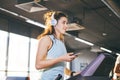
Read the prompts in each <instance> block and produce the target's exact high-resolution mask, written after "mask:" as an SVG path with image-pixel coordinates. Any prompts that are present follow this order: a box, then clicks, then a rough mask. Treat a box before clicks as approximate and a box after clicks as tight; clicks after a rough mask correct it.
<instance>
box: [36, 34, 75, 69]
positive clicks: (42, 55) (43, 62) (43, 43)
mask: <svg viewBox="0 0 120 80" xmlns="http://www.w3.org/2000/svg"><path fill="white" fill-rule="evenodd" d="M51 45H52V41H51V39H50V38H49V36H45V37H43V38H42V39H41V40H39V43H38V50H37V55H36V64H35V67H36V69H38V70H39V69H43V68H48V67H51V66H53V65H55V64H56V63H59V62H62V61H68V62H70V61H71V60H73V59H74V58H75V57H76V56H74V55H71V54H72V53H69V54H66V55H63V56H60V57H58V58H55V59H46V56H47V52H48V50H49V47H50V46H51ZM56 54H57V53H56Z"/></svg>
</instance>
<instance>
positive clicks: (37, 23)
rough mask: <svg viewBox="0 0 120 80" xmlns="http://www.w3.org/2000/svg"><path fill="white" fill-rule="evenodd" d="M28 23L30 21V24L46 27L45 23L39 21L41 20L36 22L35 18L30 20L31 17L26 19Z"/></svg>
mask: <svg viewBox="0 0 120 80" xmlns="http://www.w3.org/2000/svg"><path fill="white" fill-rule="evenodd" d="M26 22H27V23H30V24H33V25H36V26H39V27H42V28H45V25H43V24H41V23H39V22H35V21H33V20H30V19H27V20H26Z"/></svg>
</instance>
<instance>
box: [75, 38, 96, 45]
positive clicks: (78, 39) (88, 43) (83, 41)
mask: <svg viewBox="0 0 120 80" xmlns="http://www.w3.org/2000/svg"><path fill="white" fill-rule="evenodd" d="M75 40H77V41H80V42H82V43H85V44H87V45H89V46H93V45H94V44H93V43H90V42H88V41H85V40H83V39H80V38H77V37H76V38H75Z"/></svg>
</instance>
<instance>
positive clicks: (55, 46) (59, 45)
mask: <svg viewBox="0 0 120 80" xmlns="http://www.w3.org/2000/svg"><path fill="white" fill-rule="evenodd" d="M49 37H50V38H51V40H52V47H51V48H50V50H49V51H48V53H47V59H54V58H58V57H60V56H62V55H65V54H66V53H67V50H66V47H65V45H64V43H63V42H62V41H61V40H58V39H56V38H55V37H54V36H53V35H49ZM64 67H65V62H60V63H57V64H55V65H54V66H52V67H50V68H47V69H45V70H44V71H43V73H42V76H41V80H55V78H56V77H57V75H58V74H61V75H62V76H64Z"/></svg>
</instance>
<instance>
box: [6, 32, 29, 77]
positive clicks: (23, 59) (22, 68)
mask: <svg viewBox="0 0 120 80" xmlns="http://www.w3.org/2000/svg"><path fill="white" fill-rule="evenodd" d="M28 52H29V38H28V37H25V36H22V35H18V34H13V33H10V40H9V52H8V76H15V75H16V76H17V75H19V76H27V71H28V57H29V53H28Z"/></svg>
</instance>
